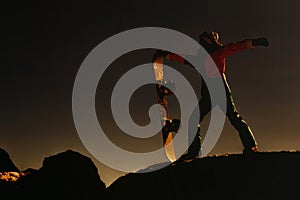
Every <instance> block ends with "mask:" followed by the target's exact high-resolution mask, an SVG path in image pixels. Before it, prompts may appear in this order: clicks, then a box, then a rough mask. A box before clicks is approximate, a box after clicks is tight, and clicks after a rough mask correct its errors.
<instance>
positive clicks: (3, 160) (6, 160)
mask: <svg viewBox="0 0 300 200" xmlns="http://www.w3.org/2000/svg"><path fill="white" fill-rule="evenodd" d="M18 171H19V169H18V168H17V167H16V166H15V165H14V163H13V162H12V160H11V159H10V157H9V155H8V153H7V152H6V151H5V150H4V149H1V148H0V172H18Z"/></svg>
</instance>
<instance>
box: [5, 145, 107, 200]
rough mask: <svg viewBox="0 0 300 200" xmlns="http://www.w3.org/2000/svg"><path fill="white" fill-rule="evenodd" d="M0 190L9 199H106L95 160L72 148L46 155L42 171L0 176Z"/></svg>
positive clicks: (31, 170) (32, 170) (29, 170)
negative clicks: (6, 177)
mask: <svg viewBox="0 0 300 200" xmlns="http://www.w3.org/2000/svg"><path fill="white" fill-rule="evenodd" d="M2 178H3V177H2ZM0 193H1V194H2V195H1V196H2V197H6V198H9V199H25V198H26V199H47V200H48V199H49V200H50V199H75V200H77V199H82V200H83V199H92V198H97V199H106V198H105V184H104V183H103V182H102V181H101V180H100V177H99V174H98V171H97V168H96V166H95V165H94V163H93V162H92V160H91V159H90V158H88V157H86V156H83V155H81V154H79V153H77V152H74V151H71V150H68V151H66V152H63V153H59V154H57V155H54V156H50V157H47V158H45V159H44V162H43V166H42V167H41V168H40V169H39V170H35V169H28V170H25V171H24V172H19V178H18V179H17V180H14V181H5V180H3V179H2V181H1V179H0Z"/></svg>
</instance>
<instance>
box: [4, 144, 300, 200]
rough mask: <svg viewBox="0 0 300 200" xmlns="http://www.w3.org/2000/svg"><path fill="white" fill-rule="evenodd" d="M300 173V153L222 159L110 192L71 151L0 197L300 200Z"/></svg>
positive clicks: (127, 182) (150, 175) (7, 184)
mask: <svg viewBox="0 0 300 200" xmlns="http://www.w3.org/2000/svg"><path fill="white" fill-rule="evenodd" d="M152 167H153V166H152ZM299 169H300V152H260V153H255V154H253V155H248V156H245V155H240V154H236V155H222V156H212V157H205V158H201V159H195V160H192V161H190V162H177V163H176V164H172V165H169V166H167V167H165V168H162V169H160V170H157V171H152V172H147V173H135V174H134V173H130V174H127V175H125V176H122V177H120V178H119V179H117V180H116V181H115V182H114V183H113V184H111V185H110V186H109V187H108V188H105V185H104V183H103V182H102V181H101V180H100V178H99V175H98V172H97V168H96V167H95V165H94V164H93V162H92V161H91V159H90V158H88V157H85V156H83V155H81V154H79V153H77V152H74V151H70V150H68V151H66V152H63V153H59V154H57V155H54V156H50V157H47V158H45V159H44V162H43V166H42V167H41V168H40V169H39V170H35V169H28V170H25V171H22V172H19V173H23V176H20V178H19V179H17V180H16V181H9V180H8V181H2V182H1V181H0V194H1V199H2V197H6V198H7V197H9V199H27V198H29V199H49V200H50V199H51V200H52V199H64V200H65V199H75V200H77V199H109V200H119V199H130V200H134V199H139V200H140V199H151V200H152V199H164V200H168V199H170V200H171V199H172V200H174V199H184V200H188V199H210V200H214V199H230V200H235V199H236V200H248V199H249V200H254V199H255V200H265V199H272V200H274V199H275V200H277V199H278V200H282V199H288V200H289V199H299V198H298V197H299V192H298V190H299V189H298V188H299V180H300V170H299ZM141 171H144V172H145V171H147V169H145V170H141ZM3 199H4V198H3Z"/></svg>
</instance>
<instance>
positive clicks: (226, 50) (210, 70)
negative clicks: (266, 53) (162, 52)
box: [166, 40, 253, 78]
mask: <svg viewBox="0 0 300 200" xmlns="http://www.w3.org/2000/svg"><path fill="white" fill-rule="evenodd" d="M250 48H253V45H252V40H243V41H240V42H235V43H229V44H227V45H225V46H222V47H221V48H220V49H218V50H217V51H215V52H213V53H211V54H210V57H211V58H212V59H210V58H206V59H205V72H206V75H207V77H209V78H215V77H217V75H218V73H221V75H222V76H225V70H226V57H227V56H231V55H233V54H234V53H236V52H239V51H242V50H244V49H250ZM166 58H167V59H168V60H175V61H178V62H181V63H184V62H185V59H184V58H183V57H181V56H179V55H177V54H174V53H171V54H169V55H168V56H167V57H166ZM212 61H214V63H215V65H216V66H217V68H218V70H216V68H214V67H212V66H214V64H213V63H212Z"/></svg>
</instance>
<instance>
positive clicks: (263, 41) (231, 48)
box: [217, 37, 269, 57]
mask: <svg viewBox="0 0 300 200" xmlns="http://www.w3.org/2000/svg"><path fill="white" fill-rule="evenodd" d="M268 45H269V41H268V40H267V38H263V37H261V38H257V39H246V40H243V41H239V42H235V43H229V44H227V45H225V46H223V47H222V48H221V49H220V50H218V51H217V52H218V53H220V54H221V56H222V57H227V56H231V55H232V54H235V53H236V52H239V51H242V50H244V49H251V48H254V47H255V46H265V47H267V46H268Z"/></svg>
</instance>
